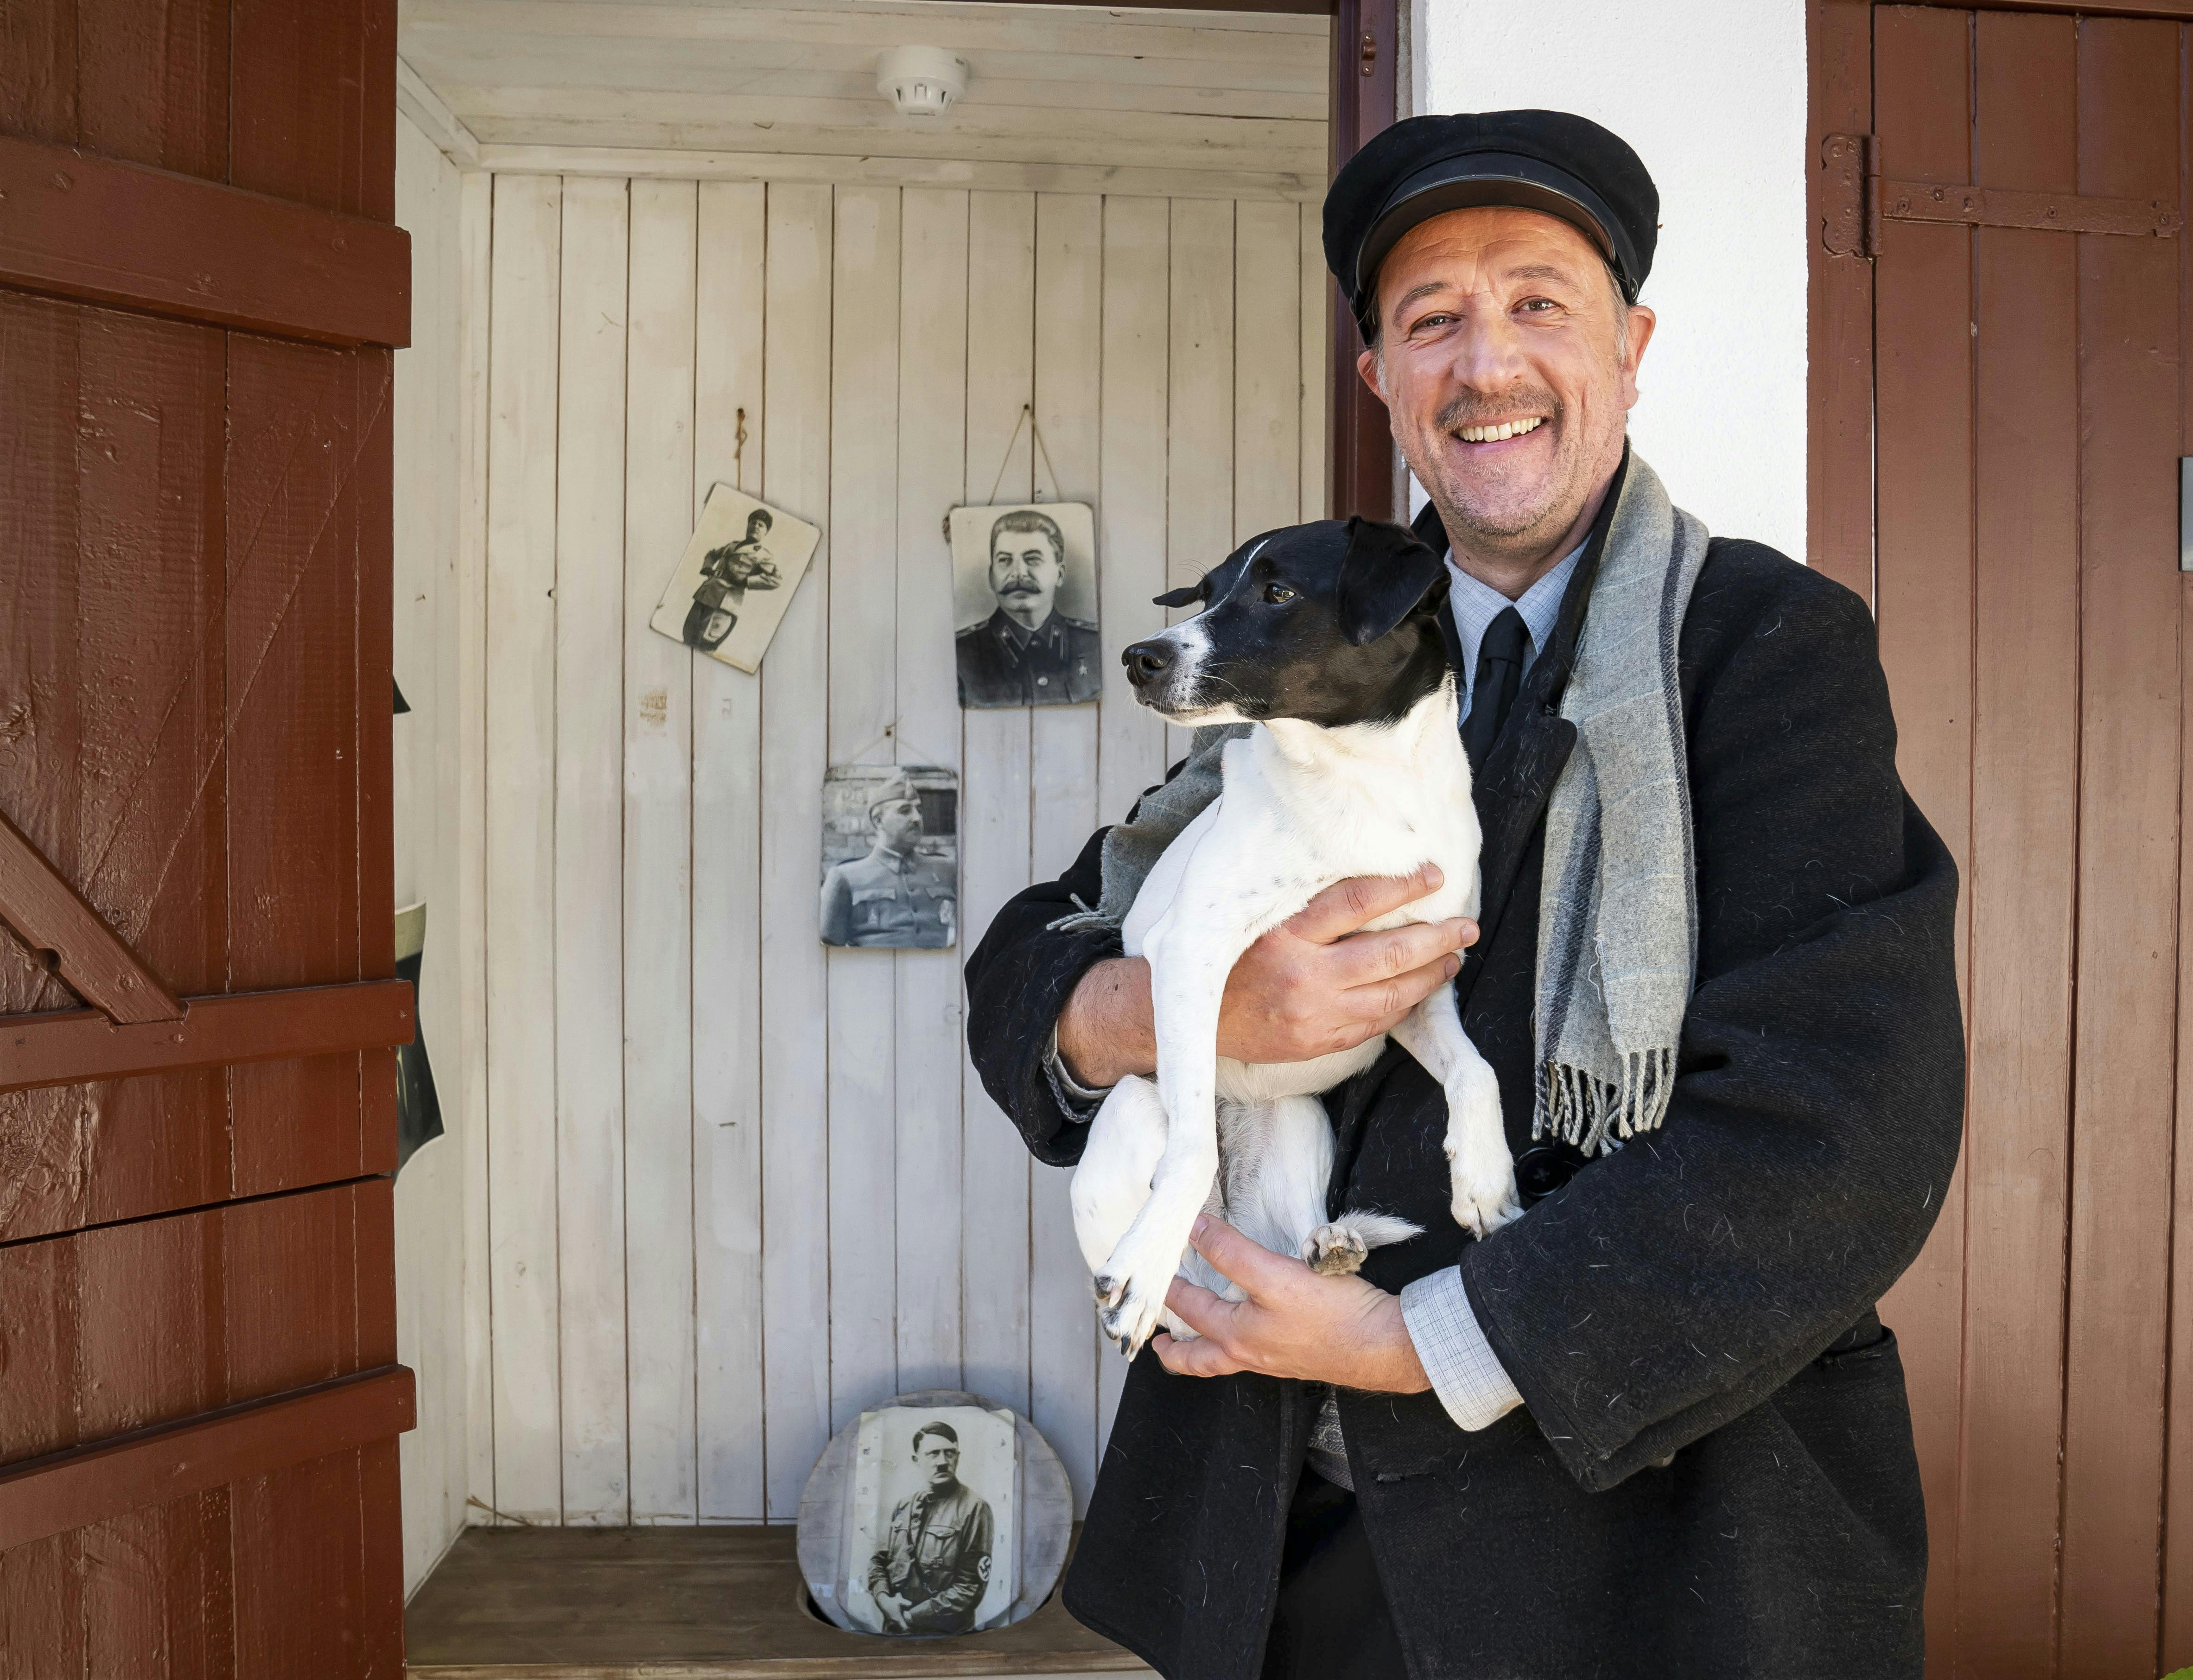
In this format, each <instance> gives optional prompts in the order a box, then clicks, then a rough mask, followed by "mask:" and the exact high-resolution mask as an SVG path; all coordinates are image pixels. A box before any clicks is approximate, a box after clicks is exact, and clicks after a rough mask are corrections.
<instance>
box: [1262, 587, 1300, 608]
mask: <svg viewBox="0 0 2193 1680" xmlns="http://www.w3.org/2000/svg"><path fill="white" fill-rule="evenodd" d="M1294 598H1295V592H1294V591H1293V590H1291V589H1290V588H1287V586H1286V585H1285V584H1284V583H1267V584H1266V585H1265V586H1264V599H1266V600H1268V601H1269V602H1270V603H1271V604H1272V605H1274V606H1285V605H1286V604H1287V603H1288V602H1289V601H1291V600H1292V599H1294Z"/></svg>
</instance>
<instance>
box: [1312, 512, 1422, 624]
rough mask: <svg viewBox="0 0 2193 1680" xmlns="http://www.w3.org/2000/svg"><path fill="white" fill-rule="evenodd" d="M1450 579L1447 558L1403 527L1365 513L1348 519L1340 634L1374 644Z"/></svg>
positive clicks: (1339, 596) (1343, 562) (1340, 599)
mask: <svg viewBox="0 0 2193 1680" xmlns="http://www.w3.org/2000/svg"><path fill="white" fill-rule="evenodd" d="M1445 586H1446V561H1444V560H1442V559H1440V557H1439V556H1438V555H1437V554H1434V553H1432V551H1431V550H1430V549H1429V548H1426V547H1425V546H1424V545H1423V543H1421V542H1417V539H1416V537H1415V536H1414V535H1413V534H1411V532H1410V530H1408V528H1407V527H1406V526H1404V525H1387V524H1385V523H1383V521H1381V520H1377V519H1365V518H1363V517H1362V516H1361V515H1360V514H1358V515H1356V516H1355V517H1354V519H1350V520H1348V553H1347V554H1346V555H1345V556H1344V557H1343V559H1342V560H1341V562H1340V588H1339V592H1338V597H1337V602H1336V605H1337V607H1338V609H1339V615H1340V634H1342V635H1343V636H1345V637H1347V638H1348V640H1349V641H1351V642H1353V643H1354V645H1356V646H1358V647H1360V646H1362V645H1363V644H1364V643H1366V642H1375V641H1377V639H1378V638H1379V637H1381V636H1383V635H1384V634H1387V633H1388V632H1389V631H1390V630H1392V629H1393V628H1394V626H1395V625H1397V624H1399V623H1400V622H1401V621H1402V620H1403V619H1405V618H1406V617H1407V616H1409V614H1410V613H1411V612H1412V611H1415V610H1416V609H1417V607H1418V606H1419V605H1423V603H1424V602H1425V600H1426V599H1427V598H1428V597H1429V599H1430V600H1431V603H1432V605H1434V606H1436V605H1438V599H1439V598H1438V595H1437V594H1435V593H1434V591H1435V590H1443V589H1444V588H1445Z"/></svg>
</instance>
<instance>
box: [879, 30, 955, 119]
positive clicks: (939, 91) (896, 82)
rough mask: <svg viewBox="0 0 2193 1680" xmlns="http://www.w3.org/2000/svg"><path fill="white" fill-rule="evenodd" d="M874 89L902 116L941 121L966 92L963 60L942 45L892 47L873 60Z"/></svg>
mask: <svg viewBox="0 0 2193 1680" xmlns="http://www.w3.org/2000/svg"><path fill="white" fill-rule="evenodd" d="M876 91H877V92H878V93H879V94H881V95H883V96H884V97H885V99H887V100H890V102H891V106H892V108H893V109H894V110H896V112H898V114H899V115H900V116H902V117H911V118H916V119H917V120H919V121H920V122H924V123H939V122H942V121H943V119H944V113H945V112H948V111H949V110H951V108H952V107H953V105H954V104H956V103H957V102H958V100H959V95H962V94H964V93H965V92H966V91H967V60H965V59H963V58H960V57H959V56H957V55H956V54H952V53H948V52H947V51H945V50H944V49H943V48H942V47H893V48H892V49H890V51H889V52H887V53H885V54H884V55H883V56H882V57H881V58H879V59H878V60H876Z"/></svg>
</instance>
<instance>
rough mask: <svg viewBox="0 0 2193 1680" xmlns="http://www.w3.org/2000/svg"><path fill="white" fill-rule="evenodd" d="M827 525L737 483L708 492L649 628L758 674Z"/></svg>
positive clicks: (694, 649) (699, 651) (698, 650)
mask: <svg viewBox="0 0 2193 1680" xmlns="http://www.w3.org/2000/svg"><path fill="white" fill-rule="evenodd" d="M821 541H822V531H821V530H819V529H818V528H816V526H814V525H809V524H808V523H807V522H806V521H805V520H804V519H794V518H793V516H792V515H791V514H789V513H786V512H785V511H784V510H783V509H782V508H781V507H770V506H769V504H768V503H766V502H757V501H755V500H754V499H753V497H752V496H748V495H747V494H745V493H744V492H743V491H741V490H734V489H733V488H732V487H731V486H730V485H716V486H714V487H713V489H711V490H709V492H708V500H707V503H706V504H705V505H704V506H703V507H701V519H700V523H699V524H698V525H695V526H694V528H693V538H692V541H691V542H688V543H687V544H686V545H685V554H684V559H681V560H679V563H678V570H677V571H675V572H674V573H673V574H672V575H671V579H670V582H669V584H668V586H667V587H666V588H664V590H663V592H662V602H661V605H659V606H657V607H656V609H655V615H654V616H653V617H651V618H650V619H649V620H648V621H647V622H648V628H650V629H652V630H655V631H657V632H659V633H660V634H663V635H666V636H667V637H669V638H670V639H672V640H673V641H679V642H683V643H684V644H685V645H686V646H688V647H690V648H691V649H692V650H693V651H694V652H696V653H705V654H707V656H708V657H710V658H711V659H718V660H721V661H722V662H724V664H726V665H730V666H732V667H734V668H736V669H738V670H741V671H745V672H747V673H748V674H752V673H753V672H756V671H759V669H760V668H761V657H762V655H763V654H764V653H766V652H768V651H769V644H770V638H772V637H773V636H775V635H776V627H777V626H778V625H779V624H782V622H784V614H785V609H786V608H787V607H789V606H790V605H792V593H793V590H795V589H797V588H799V580H800V579H801V577H803V576H805V575H806V571H807V563H808V561H809V560H810V559H813V558H814V555H815V545H816V543H818V542H821Z"/></svg>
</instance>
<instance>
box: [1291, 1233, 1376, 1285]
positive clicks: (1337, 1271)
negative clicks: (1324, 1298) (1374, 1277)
mask: <svg viewBox="0 0 2193 1680" xmlns="http://www.w3.org/2000/svg"><path fill="white" fill-rule="evenodd" d="M1370 1254H1371V1245H1370V1244H1368V1243H1367V1242H1366V1241H1364V1240H1363V1234H1362V1233H1361V1232H1360V1231H1359V1230H1356V1229H1355V1228H1354V1226H1353V1225H1343V1224H1331V1225H1320V1226H1319V1227H1318V1228H1317V1229H1316V1230H1314V1231H1312V1232H1311V1233H1310V1234H1309V1235H1308V1236H1306V1237H1304V1238H1303V1245H1302V1251H1301V1253H1300V1256H1299V1258H1300V1259H1303V1261H1305V1262H1306V1263H1307V1264H1308V1266H1309V1269H1310V1270H1312V1271H1314V1272H1317V1273H1319V1274H1320V1275H1321V1276H1326V1277H1348V1276H1352V1275H1353V1274H1354V1273H1356V1272H1358V1271H1360V1270H1362V1269H1363V1262H1364V1261H1365V1260H1366V1259H1369V1258H1370Z"/></svg>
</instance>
